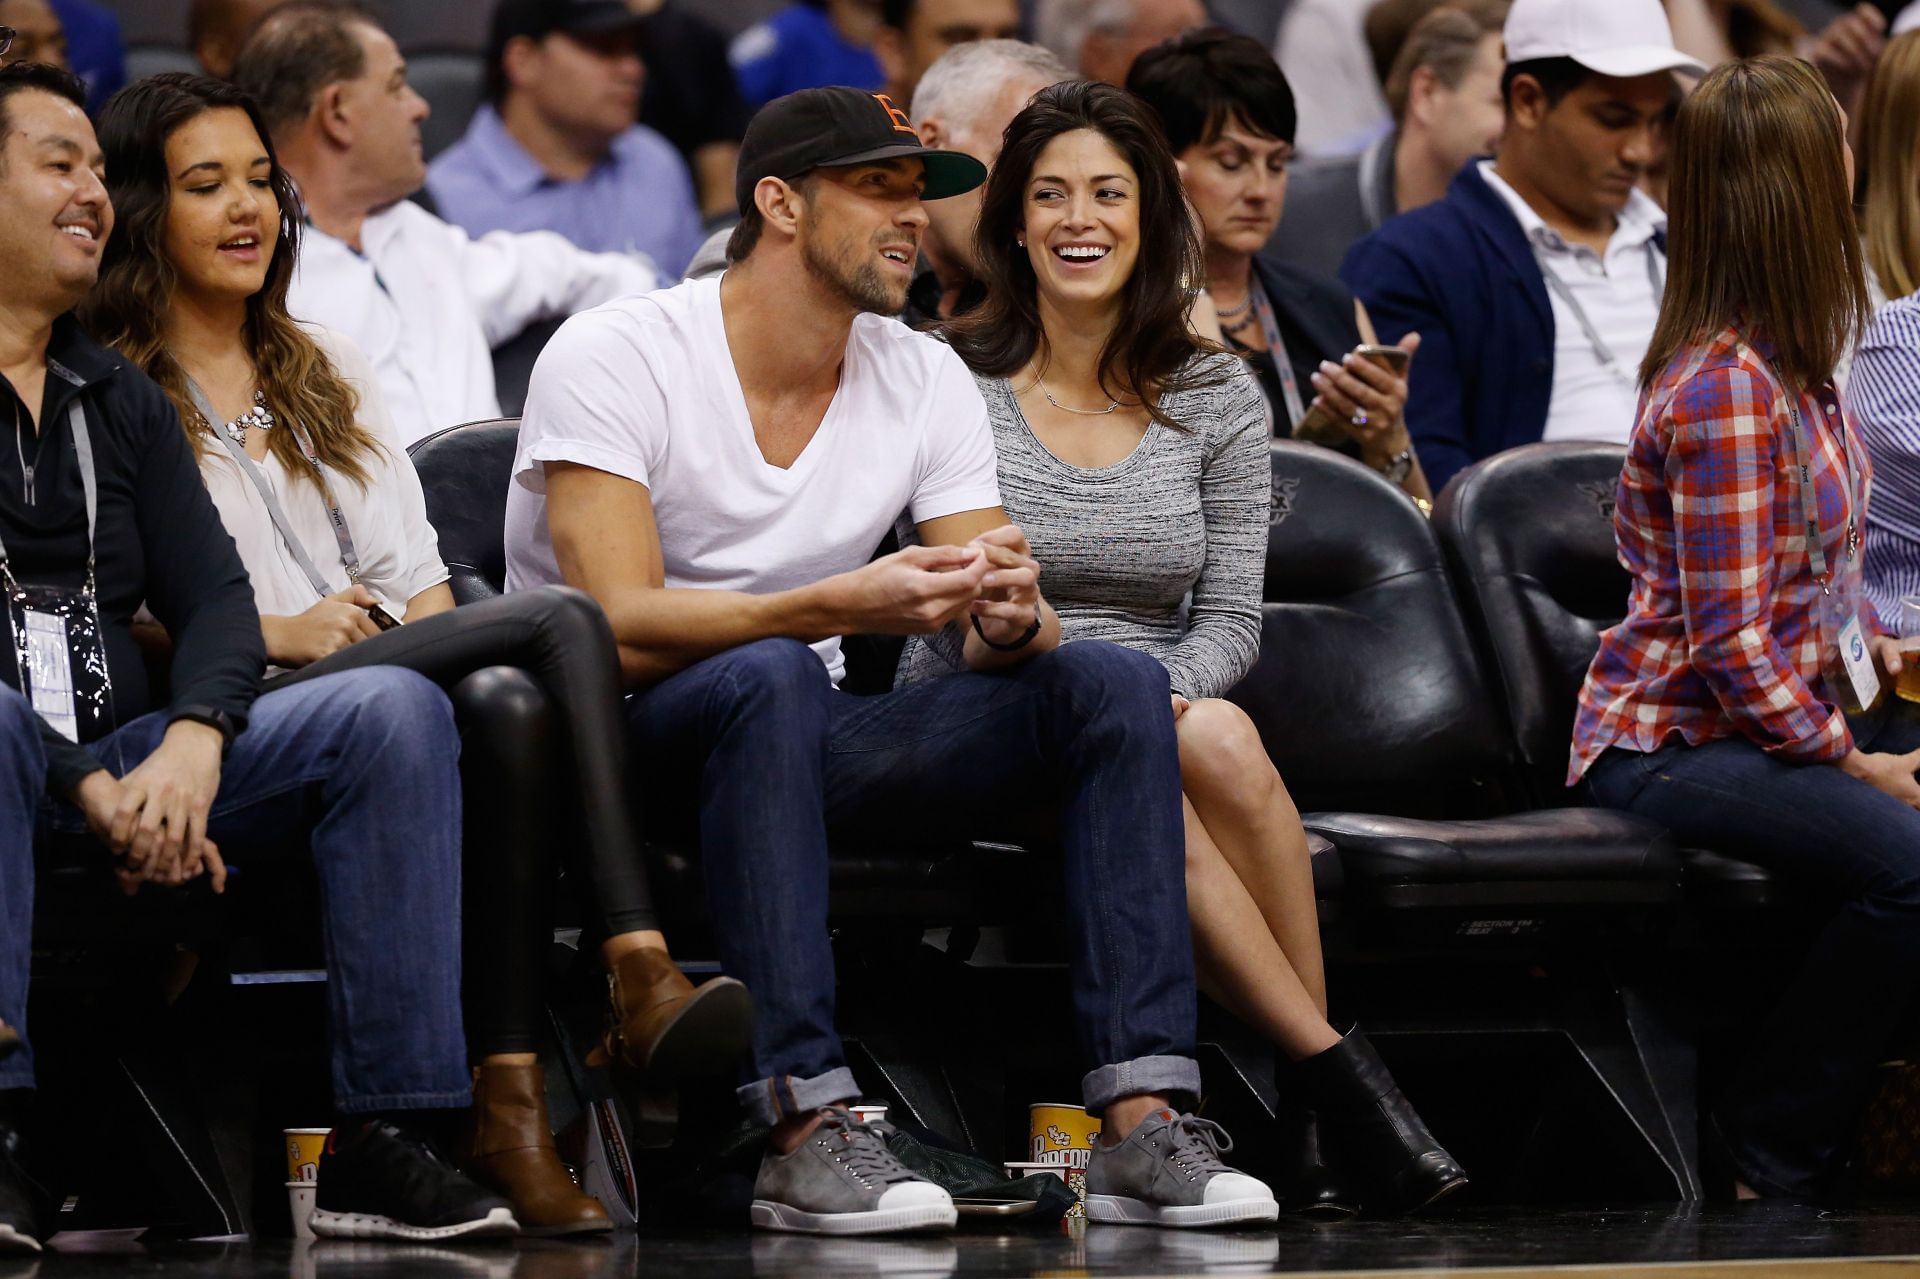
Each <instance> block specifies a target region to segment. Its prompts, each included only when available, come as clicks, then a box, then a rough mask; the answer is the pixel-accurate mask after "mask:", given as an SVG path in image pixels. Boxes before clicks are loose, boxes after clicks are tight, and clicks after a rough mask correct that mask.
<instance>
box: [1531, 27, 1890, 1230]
mask: <svg viewBox="0 0 1920 1279" xmlns="http://www.w3.org/2000/svg"><path fill="white" fill-rule="evenodd" d="M1851 169H1852V160H1851V155H1850V152H1849V151H1848V148H1847V143H1846V121H1845V118H1844V116H1843V115H1842V113H1841V111H1840V109H1839V106H1838V105H1837V104H1836V103H1835V102H1834V100H1833V95H1832V94H1831V93H1830V92H1829V91H1828V89H1827V86H1826V84H1825V83H1824V81H1822V79H1821V78H1820V75H1819V73H1818V72H1816V71H1815V70H1814V69H1813V68H1812V67H1811V66H1809V65H1808V64H1806V63H1804V62H1801V61H1798V60H1795V59H1792V58H1783V57H1764V58H1755V59H1751V60H1747V61H1741V62H1733V63H1729V64H1728V65H1726V66H1723V67H1721V68H1719V69H1718V70H1716V71H1714V72H1713V73H1712V74H1711V75H1709V76H1708V77H1707V78H1706V79H1705V80H1704V81H1702V82H1701V84H1700V87H1699V88H1698V89H1697V90H1695V91H1694V93H1693V94H1692V96H1691V97H1689V98H1688V99H1687V102H1686V103H1685V105H1684V106H1682V107H1681V109H1680V113H1679V116H1678V118H1677V120H1676V122H1675V125H1674V133H1673V178H1672V204H1671V206H1670V210H1669V212H1670V216H1671V219H1672V221H1671V227H1670V232H1669V234H1670V237H1671V244H1672V252H1671V261H1672V264H1673V265H1672V272H1671V274H1670V275H1669V277H1668V279H1667V288H1666V295H1665V297H1664V299H1663V301H1662V303H1661V308H1660V320H1659V323H1658V325H1657V326H1656V328H1655V330H1654V335H1653V341H1652V344H1651V346H1650V347H1649V348H1648V351H1647V357H1646V362H1645V363H1644V364H1643V365H1642V366H1641V371H1640V380H1641V385H1642V388H1643V394H1642V397H1641V407H1640V416H1639V419H1638V421H1637V422H1636V423H1635V426H1634V429H1633V435H1632V438H1631V440H1630V442H1629V444H1628V455H1627V464H1626V468H1625V470H1624V471H1623V473H1622V475H1621V478H1620V485H1619V491H1618V495H1617V501H1616V507H1615V513H1614V532H1615V536H1616V538H1617V539H1618V542H1619V546H1620V557H1621V561H1622V562H1623V563H1624V564H1625V565H1626V566H1627V567H1628V569H1629V570H1631V572H1632V573H1633V577H1634V582H1633V591H1632V597H1631V601H1630V603H1629V606H1628V612H1627V617H1626V620H1625V621H1623V622H1622V623H1621V624H1620V625H1618V626H1616V627H1614V628H1612V629H1611V630H1609V631H1607V632H1606V633H1605V634H1604V635H1603V636H1602V637H1601V643H1600V652H1599V654H1598V656H1596V657H1595V658H1594V661H1593V665H1592V667H1591V669H1590V670H1589V671H1588V673H1587V679H1586V684H1585V686H1584V687H1583V688H1582V689H1581V692H1580V711H1579V717H1578V720H1577V721H1576V724H1575V728H1574V739H1573V752H1572V762H1571V767H1570V769H1569V777H1568V782H1569V784H1572V783H1574V782H1577V781H1579V780H1581V779H1582V778H1583V777H1584V779H1585V783H1586V785H1587V787H1588V788H1589V790H1590V792H1591V794H1592V796H1593V798H1594V799H1595V800H1597V801H1598V802H1599V803H1601V804H1603V805H1606V806H1608V807H1612V808H1622V809H1626V810H1628V811H1631V812H1635V813H1641V814H1644V815H1645V816H1648V817H1651V818H1653V819H1655V820H1657V821H1660V822H1662V823H1664V824H1665V825H1667V826H1668V827H1669V828H1671V829H1672V831H1673V832H1674V834H1675V836H1676V837H1678V838H1679V839H1680V840H1681V841H1682V842H1683V843H1685V844H1688V845H1691V846H1695V847H1700V846H1705V847H1718V848H1726V849H1727V850H1728V851H1730V852H1733V853H1736V854H1738V855H1739V856H1740V857H1743V858H1746V859H1748V860H1751V861H1755V862H1758V863H1760V864H1762V865H1764V866H1767V867H1769V868H1772V869H1774V870H1777V871H1779V872H1781V873H1782V874H1785V875H1788V876H1791V877H1792V878H1794V879H1795V880H1797V881H1800V882H1803V883H1808V884H1811V885H1817V886H1819V887H1820V888H1821V889H1824V890H1827V891H1829V892H1830V893H1831V894H1832V895H1833V896H1835V897H1836V898H1838V899H1839V900H1840V901H1841V902H1842V904H1841V906H1840V907H1839V909H1838V910H1837V911H1836V912H1835V913H1834V914H1833V915H1832V916H1831V917H1830V918H1829V919H1828V921H1827V923H1826V926H1825V928H1824V930H1823V932H1822V933H1821V935H1820V937H1819V939H1818V940H1817V941H1816V942H1815V943H1814V946H1813V949H1812V951H1811V952H1810V953H1809V955H1808V956H1807V959H1806V961H1805V963H1804V965H1803V966H1802V968H1801V970H1800V973H1799V975H1798V976H1797V977H1795V979H1794V980H1793V982H1792V983H1791V985H1790V986H1789V987H1788V988H1787V990H1786V991H1785V992H1784V993H1783V995H1782V998H1781V1000H1780V1002H1779V1005H1778V1007H1777V1008H1776V1010H1775V1012H1774V1014H1773V1016H1772V1018H1771V1020H1770V1022H1769V1024H1768V1026H1767V1028H1766V1029H1765V1030H1764V1031H1763V1032H1762V1035H1761V1041H1760V1042H1759V1043H1758V1044H1757V1045H1756V1046H1755V1049H1754V1050H1753V1051H1751V1052H1750V1053H1749V1054H1748V1056H1747V1058H1746V1061H1745V1064H1744V1066H1743V1068H1742V1070H1741V1073H1740V1075H1739V1077H1738V1078H1737V1079H1735V1080H1734V1082H1733V1083H1732V1084H1731V1085H1730V1086H1729V1088H1728V1089H1727V1090H1726V1092H1725V1093H1724V1095H1722V1096H1721V1097H1720V1098H1719V1100H1718V1103H1717V1105H1715V1107H1714V1108H1713V1111H1712V1117H1711V1123H1710V1129H1711V1133H1712V1140H1713V1141H1714V1142H1715V1143H1716V1144H1717V1145H1718V1147H1719V1148H1720V1152H1721V1153H1722V1154H1723V1155H1724V1156H1725V1159H1726V1161H1727V1162H1728V1163H1729V1164H1730V1165H1731V1168H1732V1170H1733V1178H1734V1183H1735V1190H1736V1192H1737V1193H1739V1194H1741V1195H1742V1196H1754V1195H1767V1196H1780V1197H1792V1198H1818V1197H1821V1196H1823V1195H1825V1194H1828V1193H1830V1192H1831V1191H1833V1190H1834V1189H1835V1185H1834V1176H1835V1173H1836V1172H1837V1170H1838V1166H1839V1163H1840V1156H1841V1153H1842V1150H1843V1147H1844V1145H1845V1142H1846V1139H1847V1136H1848V1133H1849V1132H1850V1130H1851V1126H1852V1122H1853V1119H1854V1116H1855V1114H1856V1112H1857V1111H1858V1108H1859V1107H1860V1105H1861V1103H1862V1102H1863V1101H1864V1100H1865V1094H1866V1090H1867V1086H1868V1082H1869V1080H1870V1079H1871V1075H1872V1071H1873V1068H1874V1066H1875V1064H1876V1063H1877V1062H1879V1061H1880V1059H1881V1054H1882V1053H1883V1051H1884V1050H1885V1049H1886V1047H1887V1046H1888V1040H1889V1038H1890V1037H1891V1035H1892V1033H1893V1031H1894V1029H1895V1028H1896V1026H1897V1025H1898V1024H1899V1023H1900V1021H1901V1020H1902V1019H1903V1018H1904V1016H1905V1014H1906V1010H1907V1006H1908V1004H1909V1003H1910V1001H1911V998H1912V996H1913V995H1914V993H1915V991H1916V989H1917V988H1920V927H1916V924H1920V811H1916V809H1920V783H1916V782H1915V780H1914V770H1915V769H1916V767H1920V719H1917V718H1916V717H1915V716H1914V715H1913V714H1912V713H1911V710H1910V708H1907V707H1906V706H1905V705H1904V704H1903V703H1901V702H1899V701H1898V700H1896V699H1895V698H1893V697H1892V696H1891V689H1890V688H1888V687H1886V685H1887V682H1888V680H1889V678H1890V677H1891V676H1892V675H1894V674H1897V673H1898V670H1899V667H1900V657H1899V651H1898V648H1897V646H1896V645H1895V644H1894V643H1893V642H1892V641H1891V640H1889V639H1888V638H1886V636H1885V633H1884V631H1883V629H1882V627H1881V625H1880V621H1879V618H1878V617H1877V615H1876V613H1875V610H1874V608H1873V605H1872V604H1871V603H1870V602H1869V601H1868V600H1867V599H1866V597H1865V595H1864V593H1863V591H1862V588H1861V562H1862V556H1861V550H1860V546H1861V541H1860V532H1861V528H1862V520H1863V517H1864V513H1865V505H1866V494H1867V491H1868V485H1869V479H1870V474H1871V470H1872V466H1871V463H1870V462H1869V460H1868V458H1867V452H1866V449H1865V448H1864V447H1863V445H1862V444H1861V441H1860V439H1859V437H1858V436H1857V435H1856V433H1855V432H1854V430H1853V428H1852V424H1851V423H1850V422H1849V420H1848V413H1847V410H1846V407H1845V404H1844V403H1843V402H1842V400H1841V399H1840V397H1839V395H1838V393H1837V392H1836V391H1835V389H1834V386H1833V370H1834V366H1835V364H1836V362H1837V361H1838V360H1839V358H1840V355H1841V353H1842V351H1843V350H1844V349H1845V348H1846V345H1847V343H1848V342H1849V341H1850V340H1851V338H1852V336H1853V335H1854V334H1855V333H1856V332H1858V331H1859V328H1860V325H1861V324H1862V323H1863V322H1864V320H1865V319H1866V312H1867V291H1866V283H1865V280H1864V279H1863V277H1862V272H1861V265H1860V243H1859V237H1858V235H1857V234H1856V232H1855V228H1854V220H1853V208H1852V202H1851V199H1850V192H1851V186H1852V182H1851V179H1852V173H1851Z"/></svg>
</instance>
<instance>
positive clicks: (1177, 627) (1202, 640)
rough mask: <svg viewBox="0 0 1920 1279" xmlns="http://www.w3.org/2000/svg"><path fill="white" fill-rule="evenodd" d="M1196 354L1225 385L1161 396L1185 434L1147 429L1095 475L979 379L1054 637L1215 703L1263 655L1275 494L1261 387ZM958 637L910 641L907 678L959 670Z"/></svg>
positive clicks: (1225, 359) (1012, 513) (1009, 506)
mask: <svg viewBox="0 0 1920 1279" xmlns="http://www.w3.org/2000/svg"><path fill="white" fill-rule="evenodd" d="M1199 358H1200V359H1201V360H1203V361H1210V362H1212V363H1213V364H1214V365H1215V367H1217V368H1218V369H1219V370H1220V374H1221V377H1220V380H1218V381H1216V382H1214V383H1212V384H1207V382H1206V380H1205V379H1201V382H1202V384H1201V385H1200V386H1198V387H1197V388H1196V389H1193V390H1187V391H1180V392H1176V393H1175V394H1172V395H1169V396H1166V397H1165V398H1164V399H1162V400H1161V402H1160V408H1161V411H1162V412H1163V413H1165V415H1166V416H1167V417H1168V418H1171V419H1172V420H1173V421H1174V422H1177V423H1179V424H1180V426H1179V427H1173V426H1167V425H1163V424H1162V423H1159V422H1154V423H1152V424H1150V425H1149V426H1148V427H1147V430H1146V434H1145V435H1144V436H1142V437H1141V440H1140V443H1139V445H1138V446H1137V447H1135V448H1134V450H1133V451H1132V452H1131V453H1129V454H1127V456H1126V457H1124V458H1122V459H1121V460H1120V461H1118V462H1115V463H1113V464H1111V465H1108V466H1098V467H1085V466H1075V465H1073V464H1072V463H1070V462H1065V461H1062V460H1061V459H1060V458H1058V457H1056V456H1054V454H1053V453H1052V452H1050V451H1049V450H1048V448H1047V446H1046V445H1044V444H1042V443H1041V442H1040V440H1039V438H1038V437H1037V436H1036V435H1035V434H1034V431H1033V427H1032V426H1031V425H1030V424H1029V423H1028V421H1027V417H1026V414H1024V413H1023V412H1021V410H1020V402H1019V400H1018V398H1017V397H1016V396H1015V394H1014V388H1013V385H1012V384H1011V383H1010V382H1009V381H1008V380H1007V379H1005V378H993V377H980V378H977V379H976V380H977V382H978V384H979V387H980V394H981V396H982V398H984V399H985V400H986V402H987V416H988V418H989V419H990V420H991V421H992V423H993V442H994V447H995V449H996V450H998V452H999V455H1000V498H1001V502H1002V504H1003V505H1004V506H1005V507H1006V510H1007V518H1009V519H1011V520H1012V521H1013V522H1014V523H1015V524H1018V525H1019V526H1020V528H1021V529H1022V531H1024V532H1025V533H1026V535H1027V541H1028V542H1029V543H1030V544H1031V545H1032V546H1033V548H1034V553H1035V555H1036V556H1037V557H1038V558H1039V560H1040V562H1041V565H1042V566H1043V572H1044V575H1045V583H1046V592H1047V600H1048V602H1049V603H1051V604H1052V605H1053V607H1054V611H1056V612H1057V613H1059V615H1060V633H1061V637H1062V639H1065V640H1079V639H1102V640H1112V641H1113V642H1115V643H1117V644H1125V645H1127V646H1128V647H1130V648H1138V649H1143V650H1145V651H1146V652H1149V653H1152V654H1153V655H1154V656H1155V657H1157V658H1159V659H1160V661H1161V663H1162V664H1163V665H1164V666H1165V667H1166V668H1167V674H1168V676H1169V678H1170V680H1171V682H1172V685H1173V691H1174V692H1176V693H1179V694H1181V695H1182V696H1184V697H1186V698H1188V699H1199V698H1208V697H1220V696H1222V695H1224V694H1225V693H1226V691H1227V690H1228V689H1229V688H1232V687H1233V686H1234V685H1235V684H1237V683H1238V682H1239V681H1240V678H1241V676H1243V675H1245V674H1246V673H1247V671H1248V670H1250V669H1251V668H1252V666H1253V663H1254V659H1255V658H1257V657H1258V656H1259V655H1260V582H1261V575H1262V572H1263V569H1264V563H1265V555H1266V545H1267V506H1268V501H1269V486H1270V481H1269V478H1268V475H1269V471H1268V462H1267V437H1268V435H1269V434H1270V427H1269V426H1268V421H1269V418H1268V410H1267V407H1266V401H1265V399H1264V398H1263V397H1262V396H1261V394H1260V388H1259V386H1258V385H1257V384H1256V383H1255V382H1254V380H1253V378H1252V376H1251V375H1250V374H1248V373H1247V372H1246V371H1245V370H1244V369H1243V368H1241V367H1239V364H1238V361H1236V360H1234V359H1233V358H1232V357H1231V356H1228V355H1208V356H1201V357H1199ZM1189 596H1191V602H1189ZM957 639H958V635H957V634H955V635H952V636H948V637H945V638H943V639H935V640H933V641H931V642H929V641H923V640H919V639H916V640H913V641H911V642H910V643H909V644H908V647H907V652H906V655H905V656H904V657H903V659H902V665H901V671H902V676H903V678H905V679H925V678H927V677H929V676H932V675H938V674H945V673H946V672H948V671H950V670H958V669H960V667H959V666H958V665H956V663H957V662H958V661H959V660H960V650H959V646H958V644H957V642H956V641H957Z"/></svg>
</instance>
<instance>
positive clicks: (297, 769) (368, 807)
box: [0, 667, 471, 1114]
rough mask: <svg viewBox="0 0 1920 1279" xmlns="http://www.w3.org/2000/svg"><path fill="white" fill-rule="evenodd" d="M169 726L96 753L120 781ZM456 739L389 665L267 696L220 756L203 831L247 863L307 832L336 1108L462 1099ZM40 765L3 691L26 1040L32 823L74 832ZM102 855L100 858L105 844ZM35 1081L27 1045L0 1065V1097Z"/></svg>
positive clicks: (4, 858)
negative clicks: (49, 795) (252, 855)
mask: <svg viewBox="0 0 1920 1279" xmlns="http://www.w3.org/2000/svg"><path fill="white" fill-rule="evenodd" d="M166 730H167V723H166V717H165V716H164V715H163V714H158V713H156V714H152V715H143V716H141V717H140V718H139V719H137V720H134V721H133V722H132V723H129V724H126V725H124V726H122V727H121V728H120V729H119V730H118V731H117V732H116V733H113V734H111V735H109V736H107V737H105V738H102V739H101V740H100V741H98V742H96V743H94V745H93V750H94V754H95V756H96V757H97V758H99V760H100V761H101V762H102V763H103V764H105V765H106V766H107V767H108V768H109V769H111V770H113V771H114V772H115V773H116V774H119V773H121V772H122V771H123V767H124V768H125V769H131V768H134V767H136V766H138V765H139V763H140V762H141V761H142V760H144V759H146V758H147V756H149V755H151V754H152V753H153V752H154V750H155V749H156V748H158V746H159V745H160V739H161V737H162V736H164V735H165V733H166ZM459 754H460V739H459V737H458V736H457V735H456V734H455V732H454V726H453V711H452V708H451V706H450V705H449V704H448V702H447V698H446V695H445V694H444V693H442V692H441V691H440V690H439V688H438V687H436V686H435V685H434V684H433V683H431V682H430V681H429V680H427V679H426V678H425V677H424V676H421V675H416V674H414V673H413V672H411V671H403V670H400V669H398V668H395V667H375V668H372V669H369V670H362V671H353V672H349V673H344V674H340V675H328V676H325V677H323V678H320V679H316V680H313V681H312V682H311V683H307V684H301V685H296V686H295V687H292V688H288V689H285V690H282V691H279V692H273V693H268V694H266V695H265V696H263V697H261V698H260V699H259V701H257V702H255V703H254V706H253V713H252V717H251V720H250V722H249V724H248V726H247V730H246V732H244V733H242V734H240V736H239V737H238V738H237V739H235V741H234V743H233V748H232V750H230V751H229V752H228V754H227V760H226V764H225V766H224V767H223V768H222V769H221V772H220V792H219V794H218V795H217V796H216V797H215V800H214V804H213V809H212V811H211V813H210V815H209V820H208V824H207V833H208V835H209V836H211V838H212V839H213V841H214V843H215V844H217V845H219V847H220V851H221V853H222V855H223V856H225V857H227V858H230V859H231V860H233V861H234V862H236V863H239V864H241V865H244V864H245V860H246V857H247V854H248V852H249V851H251V850H253V849H255V848H260V849H272V848H274V847H276V846H277V845H283V844H284V843H285V842H286V841H288V839H289V837H291V838H293V839H294V840H298V838H299V837H300V835H301V834H302V833H303V832H311V839H310V844H311V848H312V855H313V863H314V868H315V870H316V871H317V872H318V874H319V880H320V911H321V918H322V921H323V923H324V924H325V934H326V959H327V996H328V1000H329V1005H330V1010H331V1022H332V1045H333V1091H334V1100H335V1104H336V1105H337V1107H338V1108H339V1110H340V1111H341V1112H342V1113H343V1114H364V1113H367V1112H372V1111H389V1110H431V1109H445V1108H451V1107H458V1106H465V1105H467V1104H468V1101H469V1098H470V1088H471V1085H470V1084H469V1082H468V1076H467V1069H466V1045H465V1042H464V1039H463V1037H462V1032H461V1025H460V915H459V911H460V779H459V771H458V761H459ZM45 787H46V760H45V756H44V754H43V752H42V750H41V746H40V733H39V727H38V721H37V719H36V717H35V716H34V713H33V711H32V709H31V708H30V707H29V706H28V704H27V701H26V699H25V698H23V697H21V696H20V694H19V693H17V692H15V691H14V690H13V689H12V688H9V687H7V686H5V685H0V1021H5V1022H6V1023H7V1024H8V1025H10V1026H12V1027H13V1028H14V1029H16V1030H18V1031H20V1032H21V1033H22V1035H24V1034H25V1033H26V1011H27V962H28V953H29V951H28V947H29V940H30V938H31V936H32V926H33V834H34V825H35V819H36V808H38V809H39V810H40V811H39V813H38V817H39V820H40V821H42V822H44V823H49V824H51V825H52V826H53V827H55V828H57V829H64V830H74V829H78V830H84V829H85V825H84V823H83V822H82V820H81V818H80V814H79V812H78V810H76V809H75V808H73V807H72V806H71V805H69V804H66V803H64V802H62V803H58V804H55V803H51V802H48V803H44V804H43V803H41V802H40V801H41V799H42V796H43V794H44V792H45ZM100 856H101V857H102V858H103V859H104V858H105V857H107V856H108V854H107V850H106V849H105V848H104V847H103V848H102V849H101V850H100ZM32 1086H33V1059H32V1055H31V1053H30V1052H20V1053H15V1054H14V1055H13V1056H12V1057H10V1058H8V1059H7V1060H5V1061H0V1089H7V1088H29V1087H32Z"/></svg>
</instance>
